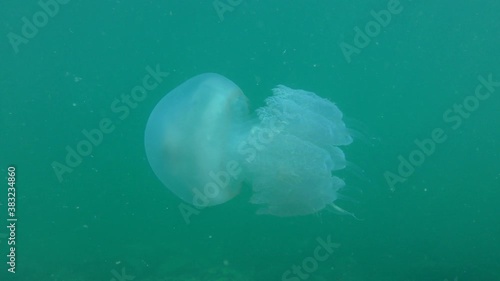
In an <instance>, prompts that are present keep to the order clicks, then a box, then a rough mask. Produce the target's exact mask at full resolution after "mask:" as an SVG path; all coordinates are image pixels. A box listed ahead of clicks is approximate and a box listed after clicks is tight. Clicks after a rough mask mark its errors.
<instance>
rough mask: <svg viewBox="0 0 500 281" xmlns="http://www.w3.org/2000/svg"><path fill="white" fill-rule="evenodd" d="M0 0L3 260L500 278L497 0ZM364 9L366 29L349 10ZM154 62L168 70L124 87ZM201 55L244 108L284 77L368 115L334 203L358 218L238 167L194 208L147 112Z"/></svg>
mask: <svg viewBox="0 0 500 281" xmlns="http://www.w3.org/2000/svg"><path fill="white" fill-rule="evenodd" d="M3 2H8V3H2V5H1V6H2V8H1V11H0V23H1V24H0V30H1V32H0V33H1V34H2V35H3V37H2V38H3V39H2V40H0V171H1V173H2V176H1V177H0V178H1V179H2V181H3V182H2V183H1V185H0V186H1V187H2V188H1V189H0V226H1V227H0V261H1V262H0V280H38V281H42V280H58V281H59V280H60V281H75V280H78V281H83V280H92V281H97V280H102V281H108V280H110V281H112V280H115V281H118V280H120V281H122V280H127V281H129V280H135V281H146V280H148V281H151V280H155V281H156V280H203V281H205V280H263V281H272V280H276V281H279V280H293V281H298V280H313V281H324V280H328V281H335V280H343V281H345V280H356V281H358V280H376V281H378V280H381V281H383V280H397V281H410V280H411V281H413V280H415V281H417V280H419V281H420V280H430V281H432V280H439V281H443V280H449V281H451V280H459V281H462V280H500V261H499V258H500V241H499V237H500V219H499V211H500V207H498V206H499V205H498V201H499V199H500V163H499V160H498V159H499V158H500V149H499V145H500V143H499V139H500V132H499V129H498V128H499V126H498V121H499V117H500V113H499V112H500V111H499V110H500V95H499V93H500V87H499V85H498V84H499V83H498V82H495V81H500V67H499V66H500V56H499V55H498V46H499V45H500V33H499V30H500V21H499V20H498V14H499V12H500V3H498V2H495V1H485V0H481V1H475V2H473V3H472V2H471V3H470V4H469V3H467V1H450V0H447V1H424V2H425V3H420V2H421V1H407V0H405V1H403V0H402V1H401V2H400V3H399V5H397V3H393V2H391V1H385V0H384V1H367V0H365V1H337V0H336V1H326V0H323V1H254V0H242V1H236V0H233V1H229V0H227V1H226V0H221V1H220V2H219V3H218V5H219V6H218V7H219V9H224V8H223V6H220V5H226V6H225V7H226V10H219V11H217V9H216V8H214V5H213V2H212V1H145V3H138V2H139V1H136V2H133V3H132V1H100V2H92V3H89V1H77V0H71V1H66V2H67V3H66V2H64V1H62V0H61V2H60V4H57V9H56V6H55V5H54V4H51V5H52V6H50V7H49V8H47V9H48V10H47V11H44V10H43V8H42V7H41V6H40V4H39V3H37V2H36V1H28V2H22V3H20V2H16V1H14V2H11V1H3ZM49 2H50V1H49ZM63 2H64V3H63ZM462 2H464V3H462ZM43 3H45V2H43ZM51 3H54V2H51ZM221 3H222V4H221ZM388 6H389V7H388ZM387 9H390V10H392V12H390V13H389V14H390V15H391V19H390V21H388V20H387V18H385V20H387V21H386V22H382V23H383V25H384V26H381V25H380V24H377V23H375V24H374V22H373V21H374V20H375V19H374V15H373V14H371V11H372V10H373V11H374V12H375V14H379V13H378V12H379V11H380V10H387ZM49 12H50V13H51V15H49V14H48V13H49ZM382 14H383V15H387V14H384V13H382ZM23 17H26V20H23ZM379 20H382V21H383V20H384V18H381V19H379ZM27 22H29V23H27ZM34 22H35V23H36V24H37V26H35V23H34ZM30 24H33V26H32V27H29V26H28V27H25V25H26V26H27V25H30ZM367 26H368V28H369V31H368V32H369V33H370V34H371V35H372V37H366V38H364V39H365V41H363V40H362V39H363V35H359V34H358V35H356V33H357V32H356V31H355V30H356V29H355V28H356V27H358V28H360V30H365V27H367ZM33 27H34V28H36V29H33ZM377 27H378V28H380V29H377ZM370 28H372V29H370ZM363 32H366V31H363ZM355 36H357V37H359V38H358V39H359V40H361V41H363V42H361V41H359V40H358V43H359V44H358V47H359V48H357V47H356V46H355V45H356V44H355V42H354V38H355ZM365 36H368V35H365ZM367 38H369V42H368V41H367V40H366V39H367ZM343 43H345V44H349V45H351V46H352V47H351V49H350V50H351V51H353V50H354V49H352V48H356V49H355V50H356V51H353V52H354V53H352V54H350V55H349V54H347V55H346V54H345V53H343V51H342V48H341V46H344V47H345V46H346V45H345V44H343ZM361 43H362V44H361ZM148 66H149V67H151V68H153V69H154V68H156V67H158V68H159V69H160V70H161V71H162V72H168V73H169V75H168V76H166V75H165V77H162V79H159V80H161V81H159V83H158V84H157V85H156V86H155V87H154V89H152V90H150V91H148V92H147V95H145V96H144V97H143V99H142V100H141V101H139V102H136V103H130V104H126V103H125V102H123V101H121V96H122V95H129V94H130V92H131V90H132V89H133V88H134V87H136V86H138V85H141V84H142V79H143V77H144V76H145V75H147V74H148V71H147V70H146V68H147V67H148ZM204 72H216V73H220V74H223V75H225V76H226V77H228V78H229V79H231V80H232V81H234V82H235V83H236V84H238V85H239V86H240V87H241V88H242V89H243V91H244V92H245V94H246V95H247V96H248V97H249V100H250V103H251V105H252V107H253V108H257V107H259V106H261V105H262V104H263V99H264V98H265V97H267V96H268V95H269V94H270V89H271V88H272V87H273V86H275V85H277V84H284V85H287V86H290V87H294V88H303V89H307V90H311V91H314V92H316V93H317V94H319V95H321V96H323V97H326V98H329V99H331V100H332V101H334V102H335V103H336V104H337V105H338V106H339V107H340V108H341V109H342V111H343V112H344V114H345V117H346V118H348V120H351V123H349V121H348V124H352V126H353V127H354V129H355V130H357V131H358V132H359V134H360V137H359V138H358V139H357V140H358V141H355V143H354V144H352V145H351V146H349V147H348V148H346V155H347V158H348V160H349V161H350V162H351V163H352V164H353V165H352V168H351V169H347V171H345V173H342V177H343V178H344V179H345V181H346V183H347V186H346V189H345V193H346V195H347V196H348V197H349V198H348V199H347V200H340V201H338V204H339V205H341V206H342V207H344V208H346V209H347V210H349V211H351V212H353V213H355V214H356V216H357V217H359V218H360V219H361V220H359V221H358V220H355V219H354V218H352V217H350V216H342V215H338V214H334V213H331V212H328V211H324V212H320V213H319V214H317V215H310V216H303V217H294V218H278V217H271V216H259V215H256V214H255V209H256V207H255V206H253V205H252V204H249V203H248V202H247V201H248V198H249V196H250V194H251V192H250V190H249V189H250V187H248V186H247V189H248V190H246V191H244V192H243V194H241V195H240V196H239V197H237V198H236V199H234V200H232V201H230V202H228V203H226V204H223V205H220V206H218V207H213V208H208V209H204V210H201V211H200V212H199V213H198V214H195V215H192V216H190V217H189V223H186V220H185V218H184V217H183V216H182V215H181V213H180V211H179V208H178V207H179V204H180V203H181V201H180V200H179V199H178V198H176V197H175V196H174V195H173V194H172V193H170V191H168V190H167V189H166V188H165V187H164V186H162V184H161V183H160V182H159V181H158V180H157V178H156V177H155V176H154V174H153V173H152V171H151V170H150V167H149V164H148V162H147V159H146V157H145V152H144V148H143V137H144V135H143V132H144V128H145V124H146V121H147V118H148V116H149V113H150V112H151V110H152V109H153V107H154V106H155V104H156V103H157V102H158V101H159V100H160V99H161V98H162V96H163V95H164V94H166V93H167V92H168V91H170V90H172V89H173V88H175V87H176V86H177V85H179V84H180V83H182V82H183V81H185V80H187V79H189V78H190V77H192V76H195V75H197V74H200V73H204ZM480 77H482V78H480ZM485 80H492V81H493V82H489V86H488V87H487V86H484V85H485V83H484V81H485ZM481 81H483V82H481ZM495 83H496V84H495ZM486 84H488V83H486ZM478 87H479V88H478ZM476 89H479V90H477V92H476ZM464 103H465V105H463V104H464ZM120 106H121V108H120V109H119V108H118V107H120ZM103 120H104V121H103ZM102 122H104V123H105V124H104V125H102ZM100 126H105V127H106V128H107V129H108V133H105V134H103V138H102V141H100V142H98V143H96V144H95V145H92V146H91V149H92V151H91V152H89V153H90V155H88V156H84V157H82V159H81V161H77V160H75V159H73V161H76V162H72V164H73V166H74V167H70V166H67V161H66V159H65V158H66V155H67V153H68V152H67V148H68V147H69V149H77V145H78V144H79V143H81V142H82V141H84V140H86V137H85V135H84V134H83V133H82V131H83V130H87V131H91V130H94V129H98V128H99V129H100V128H102V127H100ZM432 138H434V140H432V144H430V142H431V141H430V140H429V139H432ZM415 142H417V143H418V142H423V143H425V144H426V145H427V146H425V145H424V148H423V149H420V150H419V146H418V145H417V144H416V143H415ZM87 148H88V147H87ZM82 149H84V148H82ZM423 150H425V151H423ZM419 151H420V152H419ZM422 151H423V152H422ZM411 155H412V156H411ZM410 156H411V157H413V158H412V159H413V160H409V159H410ZM401 159H404V160H401ZM406 161H408V163H409V164H408V163H406ZM410 161H413V163H416V164H418V165H412V164H411V163H410ZM56 162H57V163H59V164H60V165H61V166H57V165H58V164H54V163H56ZM80 162H81V163H80ZM401 163H406V164H401ZM54 165H55V166H56V167H59V169H61V167H62V165H65V167H66V168H65V169H66V170H57V169H56V170H55V169H54V167H53V166H54ZM400 165H403V166H404V167H402V168H401V169H402V171H398V168H399V167H398V166H400ZM409 165H411V166H412V167H413V169H412V167H409ZM9 166H14V167H15V169H16V179H15V183H16V184H15V187H16V191H15V192H16V201H15V203H16V206H15V217H16V218H17V219H18V220H17V221H16V222H15V225H16V228H15V232H12V233H11V232H10V230H9V229H8V228H7V226H8V225H9V224H10V222H8V221H7V217H8V210H7V207H8V206H7V205H8V201H7V200H8V199H7V196H8V195H7V194H8V187H9V186H8V182H9V181H8V167H9ZM414 166H415V167H414ZM57 171H59V172H57ZM58 175H59V177H58ZM11 182H12V181H11ZM12 234H14V235H15V240H14V241H15V242H16V244H15V273H11V272H9V271H8V269H9V268H11V265H9V264H7V262H8V260H9V259H10V257H7V255H10V247H12V246H10V245H8V243H9V241H12V240H8V236H9V235H12ZM325 243H330V244H331V245H330V246H332V245H334V247H333V246H332V247H333V248H328V249H326V248H324V247H323V246H322V245H324V244H325ZM319 254H321V255H319ZM294 266H296V267H294ZM299 267H300V269H298V268H299Z"/></svg>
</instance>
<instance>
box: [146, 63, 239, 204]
mask: <svg viewBox="0 0 500 281" xmlns="http://www.w3.org/2000/svg"><path fill="white" fill-rule="evenodd" d="M247 116H248V104H247V99H246V97H245V96H244V95H243V92H242V91H241V89H240V88H239V87H238V86H237V85H236V84H234V83H233V82H232V81H230V80H229V79H227V78H225V77H223V76H221V75H218V74H214V73H206V74H201V75H198V76H196V77H193V78H191V79H189V80H187V81H186V82H184V83H182V84H181V85H180V86H178V87H177V88H175V89H174V90H172V91H171V92H170V93H168V94H167V95H165V96H164V97H163V98H162V99H161V100H160V101H159V102H158V104H157V105H156V107H155V108H154V109H153V111H152V112H151V115H150V116H149V120H148V122H147V125H146V131H145V139H144V142H145V148H146V155H147V158H148V161H149V163H150V165H151V168H152V169H153V171H154V173H155V175H156V176H157V177H158V178H159V179H160V181H161V182H162V183H163V184H164V185H165V186H166V187H167V188H168V189H170V190H171V191H172V192H173V193H174V194H175V195H177V196H178V197H179V198H181V199H182V200H184V201H186V202H188V203H191V204H194V205H197V206H200V205H206V206H212V205H217V204H221V203H224V202H226V201H227V200H230V199H231V198H233V197H234V196H236V195H237V194H238V193H239V190H240V188H241V182H242V180H241V179H240V178H238V176H237V175H236V174H235V173H236V172H233V175H231V177H232V180H230V181H228V183H227V186H225V187H224V189H222V188H220V189H217V190H214V191H210V188H211V187H212V186H211V183H212V182H213V181H214V179H213V178H214V173H217V172H218V171H223V170H226V168H227V167H226V166H227V163H228V162H230V161H234V159H235V158H237V157H236V156H237V155H236V149H232V147H233V146H234V143H235V141H237V140H238V133H239V131H240V130H239V128H237V126H238V124H243V123H244V121H245V120H244V119H245V118H247ZM207 185H208V186H207ZM200 193H201V194H204V193H208V194H206V195H204V196H200ZM205 197H206V198H205Z"/></svg>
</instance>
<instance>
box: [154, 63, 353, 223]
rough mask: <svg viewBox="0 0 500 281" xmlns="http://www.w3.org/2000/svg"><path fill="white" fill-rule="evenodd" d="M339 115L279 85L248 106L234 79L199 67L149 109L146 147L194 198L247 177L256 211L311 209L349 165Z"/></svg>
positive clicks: (212, 200) (331, 193)
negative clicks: (203, 71) (259, 102)
mask: <svg viewBox="0 0 500 281" xmlns="http://www.w3.org/2000/svg"><path fill="white" fill-rule="evenodd" d="M342 117H343V115H342V112H341V111H340V110H339V109H338V107H337V106H336V105H335V104H333V103H332V102H330V101H329V100H326V99H323V98H321V97H319V96H317V95H316V94H314V93H312V92H308V91H304V90H295V89H291V88H288V87H286V86H282V85H280V86H277V87H276V88H275V89H273V95H272V96H271V97H268V98H267V99H266V105H265V106H264V107H262V108H259V109H257V110H256V111H255V114H250V111H249V108H248V102H247V98H246V97H245V95H244V94H243V92H242V91H241V89H240V88H239V87H238V86H237V85H236V84H235V83H233V82H232V81H230V80H229V79H227V78H225V77H224V76H221V75H219V74H214V73H207V74H201V75H198V76H195V77H193V78H191V79H189V80H187V81H186V82H184V83H182V84H181V85H179V86H178V87H177V88H175V89H174V90H172V91H171V92H170V93H168V94H167V95H166V96H165V97H163V98H162V99H161V100H160V102H159V103H158V104H157V105H156V107H155V108H154V109H153V111H152V113H151V115H150V117H149V120H148V122H147V125H146V131H145V148H146V155H147V158H148V161H149V163H150V166H151V168H152V169H153V171H154V173H155V174H156V176H157V177H158V178H159V179H160V181H161V182H162V183H163V184H164V185H165V186H166V187H167V188H168V189H170V190H171V191H172V192H173V193H174V194H176V195H177V196H178V197H179V198H181V199H182V200H184V201H185V202H187V203H190V204H192V205H194V206H197V207H206V206H213V205H218V204H222V203H224V202H227V201H228V200H231V199H232V198H234V197H235V196H236V195H237V194H238V193H239V192H240V190H241V188H242V184H243V183H248V184H249V185H250V186H251V187H252V196H251V198H250V202H251V203H253V204H256V205H258V206H259V209H258V210H257V213H259V214H271V215H275V216H296V215H306V214H312V213H315V212H318V211H320V210H322V209H324V208H326V207H329V206H332V204H334V201H336V200H337V199H338V193H339V191H340V190H341V189H342V188H343V187H344V185H345V183H344V181H343V180H342V179H340V178H339V177H337V176H335V175H334V174H335V171H338V170H341V169H343V168H344V167H345V166H346V160H345V156H344V153H343V151H342V150H341V149H340V147H341V146H345V145H349V144H350V143H351V142H352V137H351V135H350V133H349V130H348V129H347V128H346V126H345V124H344V122H343V120H342ZM334 206H335V205H334Z"/></svg>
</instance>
